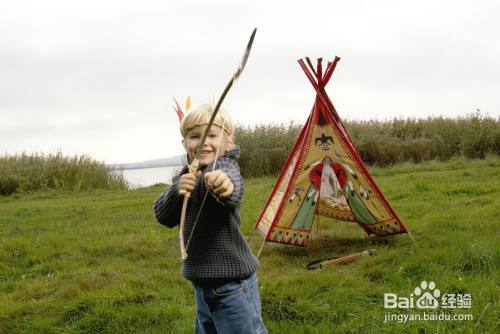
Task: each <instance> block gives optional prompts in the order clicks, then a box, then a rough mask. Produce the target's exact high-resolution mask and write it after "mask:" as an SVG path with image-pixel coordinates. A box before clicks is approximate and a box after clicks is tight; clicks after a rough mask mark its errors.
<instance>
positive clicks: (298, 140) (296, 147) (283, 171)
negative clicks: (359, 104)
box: [255, 118, 309, 239]
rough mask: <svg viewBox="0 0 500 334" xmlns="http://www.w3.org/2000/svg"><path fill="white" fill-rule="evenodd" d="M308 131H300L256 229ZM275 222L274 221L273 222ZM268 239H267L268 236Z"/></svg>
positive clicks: (304, 129) (304, 128)
mask: <svg viewBox="0 0 500 334" xmlns="http://www.w3.org/2000/svg"><path fill="white" fill-rule="evenodd" d="M308 123H309V118H308V120H307V121H306V125H307V124H308ZM305 131H306V126H304V127H303V128H302V130H301V131H300V134H299V137H298V138H297V140H296V141H295V144H294V145H293V148H292V150H291V151H290V154H289V155H288V158H287V159H286V162H285V165H284V166H283V167H282V168H281V172H280V175H279V177H278V180H277V181H276V183H275V184H274V187H273V190H272V192H271V195H270V196H269V198H268V199H267V201H266V205H264V210H262V212H261V213H260V216H259V219H257V222H256V223H255V228H256V227H257V226H258V225H259V223H260V221H261V220H262V217H263V216H264V213H265V211H266V209H267V206H268V205H269V203H270V202H271V200H272V198H273V196H274V194H275V193H276V191H277V190H278V188H279V186H280V184H281V180H283V177H284V176H285V174H286V170H287V169H288V165H289V164H290V162H291V160H292V158H293V156H294V155H295V152H296V151H297V150H298V149H299V145H300V144H301V143H302V139H303V137H304V133H305ZM273 221H274V220H273ZM272 226H273V224H272V223H271V225H270V228H269V231H270V230H271V227H272ZM266 239H267V236H266Z"/></svg>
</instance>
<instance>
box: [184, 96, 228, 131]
mask: <svg viewBox="0 0 500 334" xmlns="http://www.w3.org/2000/svg"><path fill="white" fill-rule="evenodd" d="M213 112H214V107H213V106H212V105H211V104H202V105H201V106H199V107H197V108H196V109H193V110H192V111H190V112H188V113H187V114H186V115H185V116H184V118H183V119H182V122H181V128H180V129H181V134H182V138H186V135H187V133H188V132H189V131H191V130H192V129H193V128H195V127H197V126H200V125H207V124H208V122H209V121H210V117H212V114H213ZM213 124H214V125H217V126H218V127H220V128H222V127H223V126H222V125H223V124H224V131H226V133H227V134H228V136H229V137H234V124H233V121H232V120H231V118H230V117H229V115H228V114H227V113H226V112H225V111H224V110H223V109H219V111H218V112H217V116H215V120H214V123H213Z"/></svg>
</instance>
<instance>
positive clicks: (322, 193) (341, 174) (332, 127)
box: [255, 57, 408, 247]
mask: <svg viewBox="0 0 500 334" xmlns="http://www.w3.org/2000/svg"><path fill="white" fill-rule="evenodd" d="M305 60H306V61H304V60H302V59H301V60H299V64H300V66H301V67H302V69H303V70H304V72H305V74H306V75H307V77H308V78H309V81H310V82H311V84H312V86H313V88H314V89H315V90H316V99H315V101H314V106H313V108H312V110H311V113H310V115H309V118H308V119H307V122H306V124H305V126H304V127H303V128H302V131H301V132H300V135H299V138H298V139H297V141H296V142H295V144H294V146H293V148H292V151H291V152H290V154H289V156H288V159H287V161H286V163H285V166H284V167H283V169H282V171H281V174H280V176H279V178H278V180H277V182H276V184H275V186H274V189H273V191H272V192H271V195H270V196H269V198H268V200H267V202H266V204H265V206H264V209H263V210H262V213H261V214H260V216H259V218H258V220H257V223H256V225H255V228H256V229H257V230H258V231H259V232H260V233H261V234H262V236H263V237H264V238H265V241H270V242H277V243H283V244H290V245H295V246H302V247H305V246H307V244H308V242H309V241H310V239H311V228H312V224H313V221H314V217H315V216H316V215H319V216H324V217H330V218H334V219H337V220H342V221H349V222H355V223H357V224H359V226H360V227H362V228H363V229H364V230H365V232H366V233H367V234H369V235H377V236H385V235H393V234H398V233H408V231H407V229H406V228H405V226H404V225H403V223H402V222H401V219H400V218H399V217H398V215H397V214H396V212H395V211H394V209H393V208H392V207H391V205H390V204H389V202H388V201H387V199H386V198H385V196H384V194H383V193H382V192H381V191H380V189H379V187H378V186H377V184H376V183H375V181H374V180H373V179H372V177H371V176H370V174H369V173H368V170H367V169H366V167H365V165H364V164H363V162H362V161H361V158H360V156H359V154H358V152H357V151H356V149H355V148H354V145H353V143H352V141H351V139H350V137H349V134H348V133H347V131H346V129H345V127H344V125H343V124H342V121H341V119H340V117H339V115H338V114H337V111H336V110H335V107H334V106H333V104H332V102H331V101H330V99H329V97H328V95H327V94H326V92H325V86H326V84H327V83H328V81H329V80H330V78H331V77H332V74H333V71H334V70H335V67H336V65H337V62H338V61H339V60H340V58H338V57H336V58H335V60H334V61H333V62H329V63H328V65H327V67H326V69H325V71H324V72H323V68H322V59H318V61H317V66H316V68H314V66H313V64H312V62H311V61H310V59H309V58H306V59H305ZM306 62H307V64H306Z"/></svg>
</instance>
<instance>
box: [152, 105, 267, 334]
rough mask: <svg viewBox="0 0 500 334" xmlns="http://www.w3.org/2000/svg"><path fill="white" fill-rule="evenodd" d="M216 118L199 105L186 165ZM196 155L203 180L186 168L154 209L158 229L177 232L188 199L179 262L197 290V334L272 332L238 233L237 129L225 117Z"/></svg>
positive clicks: (191, 120)
mask: <svg viewBox="0 0 500 334" xmlns="http://www.w3.org/2000/svg"><path fill="white" fill-rule="evenodd" d="M212 113H213V108H212V106H211V105H201V106H200V107H198V108H197V109H195V110H193V111H191V112H190V113H188V114H187V115H186V116H185V117H184V118H183V119H182V121H181V134H182V137H183V140H182V144H183V145H184V148H185V150H186V153H187V157H188V162H189V163H190V162H191V161H192V160H193V159H194V157H195V154H196V149H197V148H198V145H199V144H200V142H201V139H202V137H203V134H204V132H205V129H206V127H207V124H208V121H209V119H210V116H211V115H212ZM199 149H200V150H201V151H200V154H199V155H198V159H199V162H200V171H199V172H198V175H197V176H200V177H195V176H194V175H193V174H192V173H189V172H188V168H187V166H184V168H183V169H182V170H181V172H180V174H179V175H178V176H176V177H174V178H173V180H172V181H173V182H172V183H173V184H172V186H171V187H170V188H168V189H166V190H165V191H164V192H163V193H162V194H161V195H160V196H159V197H158V199H157V200H156V203H155V206H154V211H155V215H156V218H157V220H158V222H159V223H160V224H163V225H166V226H168V227H171V228H172V227H174V226H177V225H178V224H179V220H180V215H181V207H182V200H183V195H184V194H185V192H187V191H188V192H191V197H190V200H189V203H188V207H187V212H186V222H185V231H184V243H185V245H186V250H187V253H188V257H187V259H186V260H185V261H184V262H183V263H182V275H183V276H184V277H186V278H187V279H188V280H190V281H191V283H192V285H193V288H194V290H195V297H196V309H197V314H196V324H195V333H222V334H224V333H238V334H243V333H267V331H266V328H265V327H264V323H263V321H262V316H261V305H260V296H259V286H258V284H257V277H256V274H255V271H256V269H257V267H258V264H259V263H258V261H257V259H256V258H255V256H253V254H252V253H251V251H250V249H249V248H248V246H247V244H246V242H245V240H244V238H243V236H242V234H241V232H240V228H239V225H240V204H241V200H242V197H243V182H242V178H241V175H240V171H239V167H238V165H237V163H236V161H235V159H236V158H238V156H239V147H238V146H236V145H234V125H233V123H232V122H231V120H230V119H229V117H228V115H227V114H225V113H224V112H223V111H222V110H220V111H219V112H218V114H217V116H216V118H215V121H214V123H213V125H212V127H211V129H210V132H209V135H208V137H207V140H206V142H205V144H204V145H203V147H201V148H199ZM214 162H215V169H214V166H213V165H214ZM206 192H208V195H207V196H206V200H205V203H204V204H203V207H201V206H202V202H203V198H204V196H205V194H206ZM200 210H201V213H200V214H199V217H198V218H197V216H198V213H199V211H200Z"/></svg>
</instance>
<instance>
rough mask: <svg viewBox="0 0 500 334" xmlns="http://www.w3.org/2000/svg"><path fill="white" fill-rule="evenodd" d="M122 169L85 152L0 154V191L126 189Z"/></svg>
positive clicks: (3, 192) (4, 192)
mask: <svg viewBox="0 0 500 334" xmlns="http://www.w3.org/2000/svg"><path fill="white" fill-rule="evenodd" d="M127 187H128V186H127V182H126V181H125V179H124V178H123V175H122V174H121V173H117V172H114V171H110V170H108V169H107V168H106V166H105V165H104V163H102V162H98V161H95V160H93V159H92V158H90V157H89V156H86V155H81V156H74V157H65V156H63V155H62V153H61V152H58V153H56V154H48V155H44V154H31V155H28V154H26V153H23V154H19V155H12V156H3V157H0V194H2V195H8V194H11V193H13V192H16V191H37V190H41V189H63V190H75V191H78V190H94V189H126V188H127Z"/></svg>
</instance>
